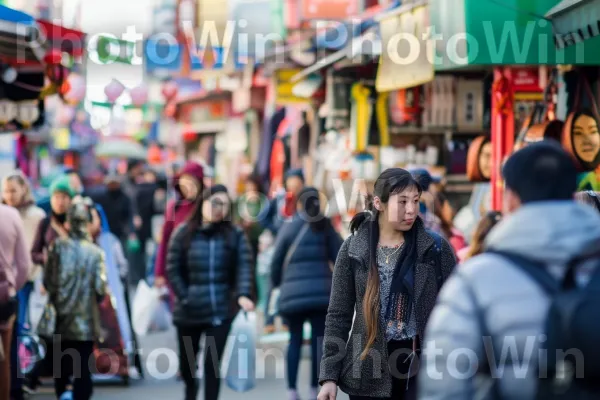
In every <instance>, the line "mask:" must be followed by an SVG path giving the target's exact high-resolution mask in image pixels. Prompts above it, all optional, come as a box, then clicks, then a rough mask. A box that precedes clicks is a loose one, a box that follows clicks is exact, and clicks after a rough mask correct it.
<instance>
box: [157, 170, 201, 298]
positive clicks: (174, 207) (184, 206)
mask: <svg viewBox="0 0 600 400" xmlns="http://www.w3.org/2000/svg"><path fill="white" fill-rule="evenodd" d="M203 182H204V169H203V168H202V165H200V164H199V163H197V162H194V161H188V162H187V163H186V164H185V165H184V166H183V168H182V169H181V170H180V171H179V173H178V174H177V175H175V176H174V178H173V186H174V187H175V192H176V198H175V199H174V200H172V201H170V202H169V203H168V204H167V207H166V211H165V222H164V224H163V227H162V233H161V235H160V237H161V239H160V243H159V244H158V249H157V251H156V261H155V264H154V278H155V279H154V285H155V286H157V287H159V288H162V287H164V286H167V268H166V266H167V246H168V244H169V241H170V240H171V235H172V234H173V231H174V230H175V228H177V227H178V226H179V225H181V224H182V223H183V222H185V221H186V220H187V218H188V217H189V216H190V215H191V213H192V211H193V210H194V207H195V206H196V201H197V200H198V197H199V195H200V194H201V193H202V192H203V190H204V183H203ZM171 300H172V301H173V300H174V298H171Z"/></svg>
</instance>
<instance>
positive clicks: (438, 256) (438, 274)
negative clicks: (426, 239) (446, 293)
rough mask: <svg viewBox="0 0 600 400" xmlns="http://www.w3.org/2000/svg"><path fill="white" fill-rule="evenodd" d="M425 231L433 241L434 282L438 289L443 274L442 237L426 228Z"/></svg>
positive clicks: (441, 282) (442, 281) (442, 282)
mask: <svg viewBox="0 0 600 400" xmlns="http://www.w3.org/2000/svg"><path fill="white" fill-rule="evenodd" d="M427 233H428V234H429V236H431V238H432V239H433V242H434V244H433V248H432V250H433V251H434V252H435V254H434V258H435V282H436V284H437V287H438V291H439V290H440V289H441V288H442V285H443V284H444V274H443V273H442V237H441V236H440V234H439V233H437V232H434V231H430V230H428V231H427Z"/></svg>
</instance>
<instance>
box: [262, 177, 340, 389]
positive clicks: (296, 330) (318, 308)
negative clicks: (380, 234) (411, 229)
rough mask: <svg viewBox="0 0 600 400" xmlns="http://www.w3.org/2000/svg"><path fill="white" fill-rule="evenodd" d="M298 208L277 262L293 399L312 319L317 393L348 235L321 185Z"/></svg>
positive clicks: (280, 239)
mask: <svg viewBox="0 0 600 400" xmlns="http://www.w3.org/2000/svg"><path fill="white" fill-rule="evenodd" d="M297 198H298V201H297V211H296V214H295V215H294V217H293V219H292V221H290V222H287V223H285V224H284V225H283V227H282V228H281V230H280V231H279V234H278V235H277V240H276V242H275V252H274V255H273V261H272V266H271V274H272V276H271V278H272V284H273V287H279V289H280V291H279V292H280V293H281V295H280V297H279V313H280V314H281V315H282V316H283V317H284V318H285V319H286V322H287V323H288V326H289V330H290V344H289V347H288V355H287V373H288V390H289V398H290V400H295V399H297V398H298V396H297V391H296V380H297V377H298V365H299V362H300V351H301V347H302V342H303V326H304V322H305V321H309V322H310V324H311V330H312V339H311V347H312V376H311V390H312V392H313V393H312V394H313V396H312V397H311V398H312V399H316V397H317V387H318V376H319V363H320V360H321V357H320V354H321V346H319V343H318V339H319V338H322V337H323V335H324V334H325V318H326V316H327V307H328V305H329V296H330V294H331V283H332V270H331V265H333V263H334V262H335V259H336V257H337V253H338V251H339V249H340V247H341V245H342V238H341V237H340V235H339V234H338V233H337V232H336V231H335V229H334V228H333V226H332V225H331V221H330V220H329V219H328V218H326V217H325V216H324V215H323V214H322V212H321V201H320V198H319V192H318V191H317V189H315V188H312V187H307V188H305V189H303V190H302V191H301V192H300V193H299V194H298V197H297Z"/></svg>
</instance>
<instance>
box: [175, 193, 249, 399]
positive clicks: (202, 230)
mask: <svg viewBox="0 0 600 400" xmlns="http://www.w3.org/2000/svg"><path fill="white" fill-rule="evenodd" d="M198 198H199V200H198V204H197V207H196V209H195V211H194V212H193V213H192V214H191V216H190V218H189V220H188V221H187V222H184V223H182V224H181V225H180V226H179V227H178V228H177V229H176V230H175V232H174V233H173V235H172V237H171V240H170V242H169V246H168V250H167V276H168V278H169V282H170V284H171V287H172V289H173V292H174V293H175V298H176V301H175V308H174V311H173V321H174V324H175V326H176V327H177V336H178V341H179V359H180V366H179V368H180V370H181V376H182V378H183V381H184V382H185V386H186V392H185V393H186V394H185V399H186V400H191V399H196V396H197V393H198V382H197V380H196V379H195V376H196V362H197V355H198V351H199V345H200V338H201V336H202V335H203V334H204V335H205V336H206V347H207V348H205V349H204V354H205V359H204V377H205V388H204V393H205V395H204V398H205V399H206V400H217V399H218V397H219V389H220V371H219V370H220V368H219V364H220V361H221V359H222V356H223V352H224V350H225V344H226V342H227V336H228V334H229V330H230V328H231V323H232V321H233V318H234V317H235V315H236V314H237V312H238V310H239V309H240V308H241V309H243V310H244V311H251V310H253V309H254V302H253V301H252V300H251V299H250V296H251V291H252V255H251V251H250V244H249V243H248V239H247V238H246V236H245V235H244V233H243V231H242V230H241V229H240V228H238V227H236V226H234V225H233V224H232V223H231V214H230V212H231V199H230V197H229V195H228V194H227V189H226V188H225V186H223V185H215V186H213V187H211V188H209V189H207V190H206V191H205V192H204V193H203V195H202V196H198ZM211 346H214V348H210V347H211ZM215 355H216V356H217V359H214V356H215Z"/></svg>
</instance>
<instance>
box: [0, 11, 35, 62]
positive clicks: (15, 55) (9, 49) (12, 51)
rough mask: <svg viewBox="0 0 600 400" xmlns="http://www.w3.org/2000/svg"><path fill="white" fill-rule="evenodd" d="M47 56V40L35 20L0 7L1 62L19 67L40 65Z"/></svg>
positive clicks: (18, 12)
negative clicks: (41, 34)
mask: <svg viewBox="0 0 600 400" xmlns="http://www.w3.org/2000/svg"><path fill="white" fill-rule="evenodd" d="M45 54H46V46H45V40H44V38H43V37H40V31H39V28H38V25H37V23H36V21H35V19H34V18H33V17H32V16H30V15H28V14H25V13H23V12H21V11H17V10H13V9H12V8H8V7H6V6H2V5H0V60H2V61H3V62H5V63H8V64H11V65H17V64H18V65H19V66H21V65H26V64H38V63H40V62H41V61H42V60H43V58H44V55H45Z"/></svg>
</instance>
